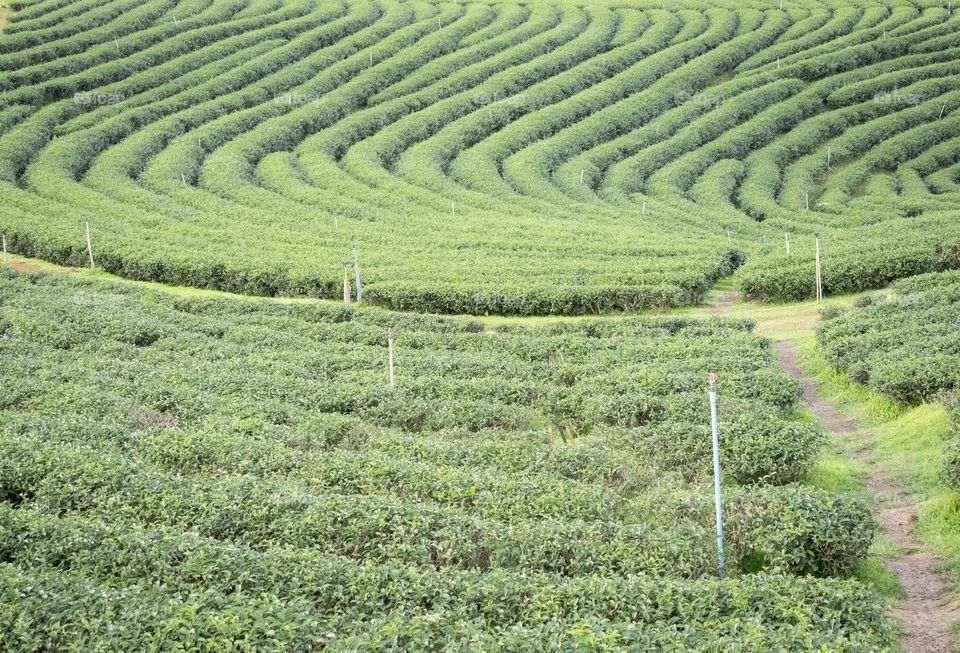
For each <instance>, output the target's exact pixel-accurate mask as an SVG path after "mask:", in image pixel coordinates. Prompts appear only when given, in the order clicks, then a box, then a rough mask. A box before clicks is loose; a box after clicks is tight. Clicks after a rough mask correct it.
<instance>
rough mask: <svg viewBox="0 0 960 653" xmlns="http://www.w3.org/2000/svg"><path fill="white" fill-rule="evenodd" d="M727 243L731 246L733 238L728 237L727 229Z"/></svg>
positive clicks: (728, 231)
mask: <svg viewBox="0 0 960 653" xmlns="http://www.w3.org/2000/svg"><path fill="white" fill-rule="evenodd" d="M727 243H729V244H731V245H732V244H733V238H731V237H730V230H729V229H727Z"/></svg>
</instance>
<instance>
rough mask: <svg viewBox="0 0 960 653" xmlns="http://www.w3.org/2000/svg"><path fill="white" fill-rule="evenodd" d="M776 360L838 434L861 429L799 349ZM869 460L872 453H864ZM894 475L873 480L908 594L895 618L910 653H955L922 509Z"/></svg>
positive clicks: (951, 611) (950, 612) (953, 612)
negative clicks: (821, 386) (822, 387)
mask: <svg viewBox="0 0 960 653" xmlns="http://www.w3.org/2000/svg"><path fill="white" fill-rule="evenodd" d="M776 348H777V357H778V358H779V359H780V364H781V365H783V368H784V369H785V370H786V371H787V372H788V373H789V374H790V375H791V376H792V377H794V378H795V379H797V380H798V381H800V384H801V385H802V386H803V397H804V399H805V400H806V402H807V404H809V406H810V409H811V410H812V411H813V414H814V415H816V416H817V418H819V419H820V421H822V422H823V423H824V425H825V426H826V427H827V428H828V429H830V431H832V432H835V433H852V432H854V431H856V430H857V426H856V424H855V423H854V422H853V420H851V419H849V418H846V417H844V416H843V415H841V414H840V413H839V412H838V411H837V409H836V406H834V405H833V403H832V402H829V401H826V400H824V399H823V398H822V397H820V395H819V393H817V389H816V387H815V386H814V383H813V379H811V378H810V377H808V376H806V375H805V374H804V372H803V368H802V367H801V366H800V364H799V363H798V362H797V350H796V348H795V347H794V346H793V345H792V344H790V343H789V342H778V343H776ZM861 455H862V456H863V457H869V456H870V455H871V452H870V451H864V452H861ZM889 476H890V475H889V474H886V473H883V472H874V473H873V474H872V476H871V477H870V479H869V481H868V485H869V487H870V490H871V491H872V492H873V493H874V495H876V498H877V501H878V502H879V504H880V510H879V511H878V512H877V519H878V520H879V521H880V523H881V524H882V525H883V530H884V532H885V533H886V535H887V537H889V538H890V539H892V540H893V541H894V542H896V543H897V545H898V546H899V547H900V550H901V553H900V555H899V556H897V557H896V558H892V559H890V560H888V561H887V563H886V564H887V567H889V569H890V571H892V572H893V573H894V574H896V576H897V579H898V580H899V581H900V587H901V588H902V589H903V596H904V598H903V600H902V601H900V602H899V604H898V605H897V607H896V608H894V612H893V613H894V616H895V617H896V618H897V621H899V622H900V626H901V628H902V629H903V638H902V641H901V643H902V645H903V649H904V651H906V653H952V651H954V648H953V637H952V635H951V632H950V624H951V623H952V622H953V621H955V620H956V619H957V618H958V617H960V613H958V611H957V609H956V607H955V606H953V605H951V604H950V594H949V592H948V590H947V588H946V586H945V584H944V582H943V578H942V577H941V576H940V573H939V571H938V568H939V566H940V563H941V560H940V558H939V557H938V556H936V555H935V554H933V553H930V552H928V551H923V550H921V548H920V542H919V539H918V538H917V537H916V536H915V535H914V533H913V527H914V524H915V523H916V520H917V511H918V510H919V509H920V506H919V505H918V504H916V503H910V500H909V499H908V498H907V496H906V495H905V494H904V493H903V490H902V489H901V488H900V487H898V486H896V485H894V484H892V483H891V482H890V478H889Z"/></svg>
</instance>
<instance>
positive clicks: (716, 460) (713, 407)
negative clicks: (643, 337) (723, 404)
mask: <svg viewBox="0 0 960 653" xmlns="http://www.w3.org/2000/svg"><path fill="white" fill-rule="evenodd" d="M708 380H709V382H710V428H711V431H712V432H713V494H714V504H715V508H716V512H717V560H718V563H719V564H718V566H719V569H720V573H721V574H722V573H723V571H724V565H725V561H724V559H723V509H722V507H721V502H720V429H719V428H718V426H717V387H716V385H717V375H716V374H710V375H709V377H708Z"/></svg>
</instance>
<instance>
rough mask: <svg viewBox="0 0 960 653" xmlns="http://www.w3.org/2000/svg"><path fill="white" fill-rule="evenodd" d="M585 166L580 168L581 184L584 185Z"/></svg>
mask: <svg viewBox="0 0 960 653" xmlns="http://www.w3.org/2000/svg"><path fill="white" fill-rule="evenodd" d="M583 172H584V170H583V168H580V185H581V186H583Z"/></svg>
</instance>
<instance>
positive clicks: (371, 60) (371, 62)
mask: <svg viewBox="0 0 960 653" xmlns="http://www.w3.org/2000/svg"><path fill="white" fill-rule="evenodd" d="M368 54H369V55H370V65H371V66H372V65H373V52H369V53H368Z"/></svg>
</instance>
